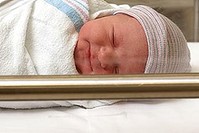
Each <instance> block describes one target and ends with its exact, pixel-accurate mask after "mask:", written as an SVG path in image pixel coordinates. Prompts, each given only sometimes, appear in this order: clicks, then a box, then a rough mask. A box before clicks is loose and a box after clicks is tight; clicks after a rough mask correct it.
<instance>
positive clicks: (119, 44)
mask: <svg viewBox="0 0 199 133" xmlns="http://www.w3.org/2000/svg"><path fill="white" fill-rule="evenodd" d="M147 57H148V49H147V40H146V36H145V33H144V30H143V28H142V26H141V25H140V23H139V22H138V21H137V20H136V19H135V18H132V17H130V16H127V15H124V14H117V15H113V16H108V17H103V18H99V19H96V20H92V21H89V22H87V23H86V24H85V25H84V26H83V27H82V28H81V30H80V32H79V38H78V42H77V45H76V48H75V54H74V58H75V65H76V68H77V70H78V72H79V73H80V74H134V73H144V69H145V65H146V61H147Z"/></svg>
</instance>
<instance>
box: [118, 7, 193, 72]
mask: <svg viewBox="0 0 199 133" xmlns="http://www.w3.org/2000/svg"><path fill="white" fill-rule="evenodd" d="M117 13H124V14H127V15H129V16H132V17H134V18H135V19H137V20H138V22H139V23H140V24H141V25H142V27H143V29H144V31H145V33H146V38H147V42H148V60H147V63H146V66H145V73H184V72H190V70H191V66H190V52H189V49H188V46H187V41H186V39H185V37H184V35H183V33H182V32H181V30H180V29H179V28H178V27H177V26H176V24H174V23H173V22H172V21H171V20H169V19H168V18H166V17H165V16H163V15H161V14H160V13H158V12H156V11H155V10H154V9H152V8H150V7H148V6H143V5H137V6H134V7H132V8H130V9H128V10H121V11H117V12H115V13H114V14H117Z"/></svg>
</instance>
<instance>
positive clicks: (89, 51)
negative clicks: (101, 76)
mask: <svg viewBox="0 0 199 133" xmlns="http://www.w3.org/2000/svg"><path fill="white" fill-rule="evenodd" d="M88 54H89V55H88V59H89V64H90V68H91V72H93V68H92V53H91V47H90V45H89V49H88Z"/></svg>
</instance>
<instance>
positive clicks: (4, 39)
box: [0, 0, 191, 75]
mask: <svg viewBox="0 0 199 133" xmlns="http://www.w3.org/2000/svg"><path fill="white" fill-rule="evenodd" d="M12 4H13V6H8V7H7V6H6V7H7V8H6V7H5V8H1V7H0V9H3V10H2V11H1V12H0V33H1V34H0V61H1V64H0V75H68V74H134V73H184V72H189V71H190V68H191V67H190V53H189V49H188V47H187V42H186V39H185V37H184V36H183V34H182V32H181V31H180V30H179V28H178V27H177V26H176V25H175V24H174V23H173V22H171V21H170V20H169V19H168V18H166V17H165V16H163V15H161V14H159V13H158V12H156V11H155V10H153V9H152V8H150V7H147V6H142V5H137V6H133V7H132V8H130V7H125V8H121V7H119V6H112V5H110V4H108V3H107V2H105V1H103V0H31V1H30V0H23V1H18V2H16V3H12Z"/></svg>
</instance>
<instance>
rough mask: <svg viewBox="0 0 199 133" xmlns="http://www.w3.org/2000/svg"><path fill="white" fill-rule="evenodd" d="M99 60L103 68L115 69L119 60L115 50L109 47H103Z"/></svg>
mask: <svg viewBox="0 0 199 133" xmlns="http://www.w3.org/2000/svg"><path fill="white" fill-rule="evenodd" d="M98 59H99V61H100V63H101V67H102V68H109V67H113V65H114V64H115V62H116V60H117V56H116V53H115V51H114V49H112V48H108V47H101V48H100V50H99V53H98Z"/></svg>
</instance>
